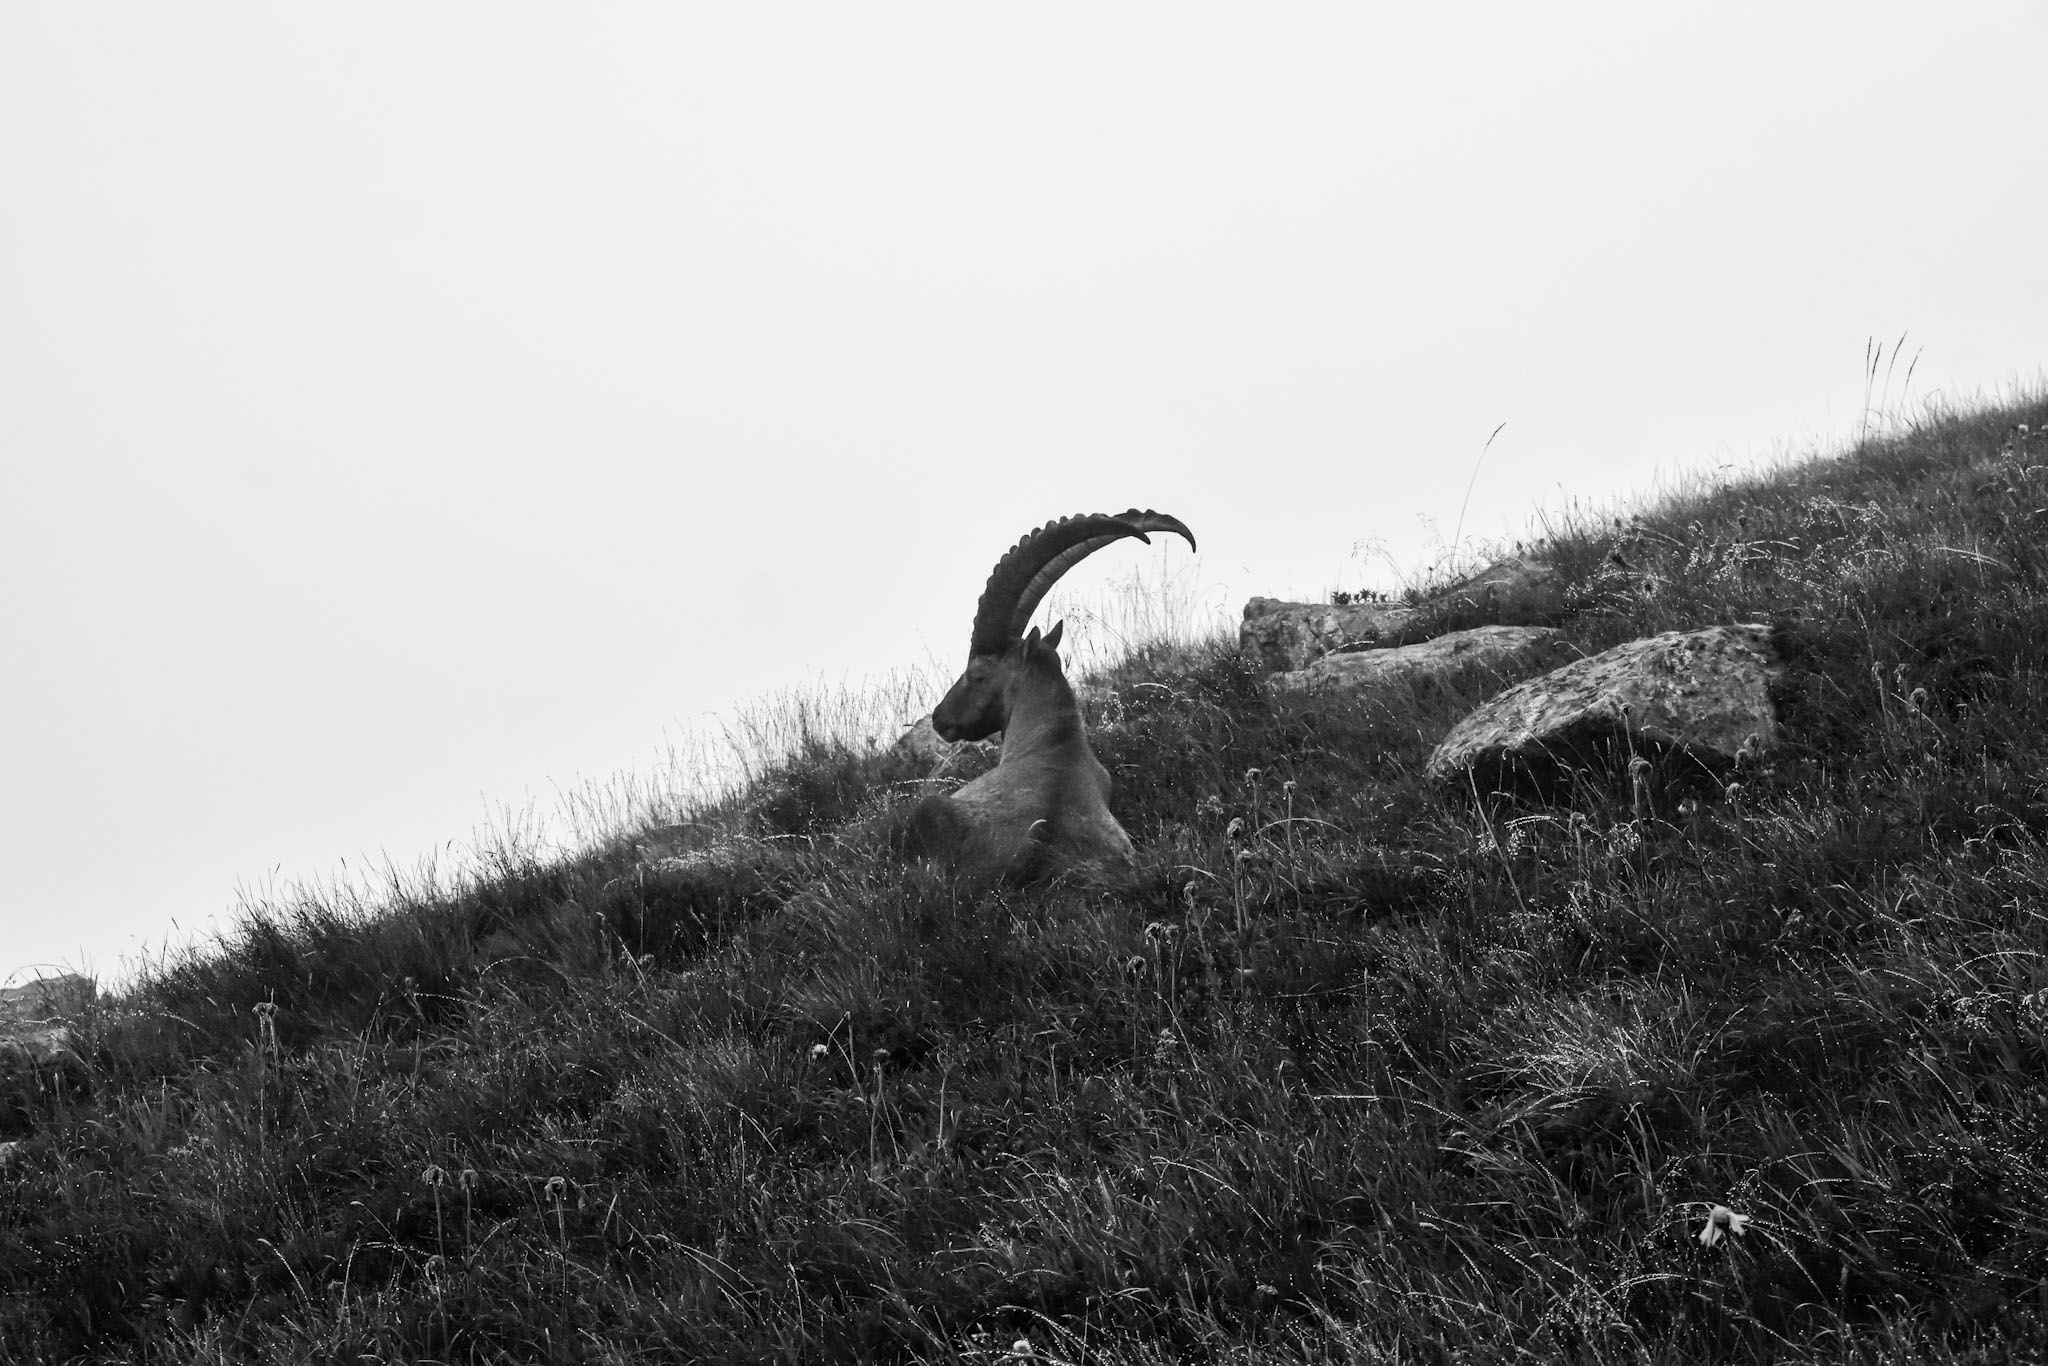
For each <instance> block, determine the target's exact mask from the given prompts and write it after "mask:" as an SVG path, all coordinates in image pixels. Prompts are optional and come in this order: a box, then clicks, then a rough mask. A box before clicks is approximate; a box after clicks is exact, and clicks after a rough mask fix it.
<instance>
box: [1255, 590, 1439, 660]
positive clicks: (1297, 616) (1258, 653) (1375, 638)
mask: <svg viewBox="0 0 2048 1366" xmlns="http://www.w3.org/2000/svg"><path fill="white" fill-rule="evenodd" d="M1414 616H1415V609H1414V608H1413V607H1410V606H1409V605H1408V604H1406V603H1402V602H1353V603H1346V604H1343V605H1341V606H1339V605H1337V604H1334V603H1327V602H1283V601H1281V600H1280V599H1278V598H1253V599H1252V600H1251V601H1250V602H1248V603H1246V604H1245V605H1244V621H1243V622H1242V623H1241V624H1240V625H1239V626H1238V628H1237V641H1238V645H1239V646H1240V647H1241V648H1242V649H1243V650H1244V652H1245V653H1246V654H1249V655H1252V656H1254V657H1256V658H1257V659H1258V661H1259V662H1260V663H1261V664H1263V665H1264V666H1265V668H1266V671H1267V672H1268V673H1281V672H1288V671H1293V670H1297V669H1304V668H1307V667H1308V665H1309V664H1310V663H1312V662H1313V661H1315V660H1318V659H1321V658H1322V657H1323V656H1324V655H1328V654H1334V653H1337V652H1339V651H1342V650H1358V649H1364V648H1367V647H1369V646H1371V645H1374V644H1376V643H1377V642H1379V641H1380V640H1381V639H1382V638H1384V637H1387V636H1391V635H1393V634H1394V633H1395V632H1396V631H1398V630H1399V629H1400V628H1401V626H1403V625H1404V624H1406V623H1407V622H1409V621H1410V620H1412V619H1413V618H1414Z"/></svg>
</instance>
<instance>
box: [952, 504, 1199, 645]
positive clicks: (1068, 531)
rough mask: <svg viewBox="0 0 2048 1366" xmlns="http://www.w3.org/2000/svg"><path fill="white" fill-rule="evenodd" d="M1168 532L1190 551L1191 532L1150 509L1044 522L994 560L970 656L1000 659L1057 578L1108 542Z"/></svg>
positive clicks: (1176, 520)
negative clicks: (1180, 537)
mask: <svg viewBox="0 0 2048 1366" xmlns="http://www.w3.org/2000/svg"><path fill="white" fill-rule="evenodd" d="M1153 531H1170V532H1172V533H1174V534H1175V535H1178V536H1184V537H1186V538H1187V543H1188V547H1189V548H1190V549H1193V548H1194V544H1195V533H1194V532H1192V531H1189V530H1188V529H1187V527H1186V526H1185V525H1184V524H1183V523H1182V522H1181V520H1180V519H1179V518H1178V517H1169V516H1167V515H1166V514H1165V513H1163V512H1154V511H1152V510H1151V509H1150V508H1147V509H1145V510H1143V511H1140V510H1139V509H1137V508H1132V509H1131V510H1130V511H1129V512H1123V513H1118V514H1116V515H1114V516H1111V515H1109V514H1107V513H1100V512H1095V513H1078V514H1076V515H1074V516H1072V517H1062V518H1060V519H1059V520H1058V521H1057V522H1047V523H1046V524H1045V525H1044V526H1042V527H1040V528H1038V530H1036V531H1034V532H1032V533H1030V534H1029V535H1027V536H1026V537H1025V538H1024V539H1023V540H1021V541H1019V542H1017V544H1015V545H1013V546H1011V547H1010V551H1009V553H1008V554H1007V555H1004V556H1003V558H1002V559H1000V560H997V561H996V567H995V572H994V573H992V574H990V575H989V576H988V586H987V587H986V588H984V589H982V590H981V602H980V603H979V604H978V605H977V606H976V607H975V609H974V643H973V645H972V646H971V647H969V654H971V655H992V654H1001V653H1002V652H1003V651H1005V650H1007V649H1009V648H1010V645H1011V644H1012V643H1013V642H1014V641H1016V640H1017V639H1018V638H1019V637H1021V636H1022V635H1023V634H1024V628H1025V626H1027V625H1028V624H1030V621H1031V614H1032V613H1033V612H1035V611H1037V610H1038V604H1039V602H1040V601H1042V600H1043V599H1044V597H1045V595H1046V593H1047V592H1048V591H1049V590H1050V589H1051V588H1052V586H1053V585H1054V584H1055V583H1057V582H1059V578H1060V575H1062V574H1064V573H1066V572H1067V571H1068V570H1069V569H1072V568H1073V567H1074V566H1075V565H1077V564H1079V563H1080V562H1081V561H1082V560H1085V559H1087V558H1088V557H1089V556H1090V555H1092V554H1094V553H1095V552H1096V551H1098V550H1100V549H1102V547H1104V546H1106V545H1108V544H1109V543H1110V542H1112V541H1120V540H1122V539H1123V538H1124V537H1126V536H1135V537H1137V538H1138V539H1139V540H1141V541H1144V542H1147V543H1148V544H1149V543H1150V542H1151V540H1152V538H1151V536H1149V535H1147V534H1146V533H1148V532H1153Z"/></svg>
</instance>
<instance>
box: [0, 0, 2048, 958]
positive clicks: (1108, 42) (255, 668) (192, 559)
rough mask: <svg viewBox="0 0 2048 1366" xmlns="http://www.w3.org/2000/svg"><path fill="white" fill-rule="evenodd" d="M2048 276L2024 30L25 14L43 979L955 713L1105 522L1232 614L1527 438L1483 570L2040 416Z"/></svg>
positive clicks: (16, 200)
mask: <svg viewBox="0 0 2048 1366" xmlns="http://www.w3.org/2000/svg"><path fill="white" fill-rule="evenodd" d="M2043 241H2048V5H2044V4H2043V3H2040V2H2039V0H2035V2H2033V3H1981V4H1975V3H1973V4H1967V5H1936V4H1895V3H1872V2H1871V0H1858V3H1853V4H1797V5H1787V4H1782V3H1772V4H1757V5H1727V4H1721V5H1712V6H1698V5H1696V6H1686V7H1679V6H1666V5H1644V4H1641V3H1626V4H1610V5H1591V6H1589V5H1561V4H1555V3H1548V4H1542V5H1532V4H1524V3H1516V4H1501V5H1484V6H1482V5H1456V6H1452V5H1422V4H1414V5H1370V4H1363V3H1345V4H1321V5H1316V4H1288V5H1271V4H1260V5H1251V4H1246V5H1240V6H1218V5H1203V4H1190V3H1185V2H1184V0H1183V2H1179V3H1172V4H1147V5H1116V4H1099V3H1091V4H1086V5H1047V4H1039V5H1032V6H1028V7H1023V8H1015V7H1011V8H1005V9H998V8H997V7H991V6H966V5H957V4H929V5H899V4H861V5H843V4H824V3H820V4H802V5H794V4H791V5H778V4H759V3H748V4H736V5H715V6H714V5H708V4H672V3H665V4H658V5H652V4H650V5H632V4H623V3H621V4H606V5H602V6H590V5H578V6H567V5H556V6H537V5H520V4H508V3H503V2H502V0H494V3H490V4H432V3H420V2H419V0H407V3H403V4H350V5H346V6H313V5H290V6H284V5H271V4H257V3H244V4H198V3H190V2H189V0H181V3H179V4H176V5H155V4H124V5H104V4H89V3H80V2H79V0H63V2H62V3H49V4H32V3H24V2H23V0H0V517H4V531H0V831H4V834H0V980H5V979H6V978H7V976H8V974H9V972H10V971H16V970H19V969H34V968H38V967H42V968H54V967H62V968H71V969H82V970H86V971H91V972H97V973H99V974H101V975H102V976H104V977H109V978H112V977H117V976H118V975H120V973H121V972H122V970H123V965H124V963H126V962H130V961H132V958H133V956H134V955H135V954H136V953H137V952H138V951H140V950H145V949H153V948H155V947H157V946H159V945H161V944H163V943H165V942H166V941H167V940H172V941H175V940H178V939H179V938H180V937H181V936H182V935H185V934H190V933H194V932H204V931H206V930H208V929H209V928H215V927H218V926H222V925H226V924H229V923H232V920H233V917H234V912H235V909H236V906H237V904H238V898H239V897H240V896H241V895H242V894H243V892H245V891H249V890H252V889H253V890H255V891H258V892H261V891H262V890H264V889H266V888H271V887H274V886H279V885H282V886H289V885H292V884H295V883H309V884H313V885H323V884H325V883H327V882H328V881H329V880H331V879H334V878H337V877H341V876H344V875H345V874H344V872H343V870H344V866H346V869H348V870H351V871H354V870H361V869H364V868H375V867H379V866H382V865H384V864H386V863H389V864H392V865H394V866H398V867H401V868H403V867H409V866H412V865H414V864H416V863H417V861H418V860H419V859H421V858H422V857H424V856H427V855H431V854H433V853H435V851H437V850H439V851H441V857H442V858H443V860H444V861H445V860H447V859H449V858H450V857H452V855H451V854H450V853H449V851H450V849H451V848H453V849H456V850H459V849H461V848H464V847H467V846H468V845H469V844H470V843H471V837H472V834H473V832H475V831H476V830H478V829H479V828H480V827H485V826H489V825H491V824H493V823H494V820H495V817H494V813H499V812H503V811H506V810H508V809H509V810H515V811H517V810H523V809H526V808H539V809H540V810H541V811H542V812H543V819H545V812H546V811H548V810H550V809H552V808H554V807H555V806H556V804H557V801H558V798H557V794H558V792H560V791H562V790H571V789H575V788H577V787H579V786H580V785H583V784H586V783H591V782H604V781H607V780H609V779H611V778H612V776H613V775H617V774H623V773H632V772H646V771H648V770H649V769H650V768H651V767H653V766H654V764H655V760H656V756H657V754H658V752H659V751H660V750H661V749H662V747H663V746H664V744H665V743H667V742H668V741H669V740H671V739H672V737H673V736H674V735H675V734H677V733H678V732H679V731H682V732H686V731H688V730H689V729H690V728H691V727H697V726H701V725H702V724H704V721H705V718H706V717H707V716H710V717H715V716H719V715H723V714H726V713H727V712H728V711H729V709H730V708H731V707H732V706H733V704H735V703H737V702H741V701H743V700H744V699H747V698H749V697H757V696H759V695H760V694H762V693H763V692H765V691H768V690H771V689H777V688H782V687H788V686H794V685H802V684H804V683H805V682H806V681H807V680H813V679H825V680H827V681H830V682H835V683H836V682H838V681H840V680H853V681H855V682H856V683H857V682H858V680H860V679H862V678H865V677H870V676H877V675H881V674H884V673H887V672H888V671H891V670H895V669H901V668H906V667H911V668H923V667H938V668H951V667H957V666H958V664H959V663H960V662H961V658H962V656H963V655H964V652H965V648H966V640H967V632H968V624H969V619H970V616H971V614H972V610H973V605H974V600H975V598H976V596H977V594H978V593H979V591H980V588H981V583H982V580H983V579H984V578H985V577H986V575H987V573H988V569H989V566H990V565H991V563H992V562H993V561H994V559H995V558H996V556H997V555H999V554H1000V553H1001V552H1002V550H1003V549H1005V548H1006V547H1007V546H1009V545H1010V544H1011V543H1012V542H1013V541H1014V540H1016V539H1017V537H1018V536H1019V535H1020V534H1022V533H1023V532H1024V531H1026V530H1028V529H1029V528H1031V527H1032V526H1034V525H1036V524H1038V523H1040V522H1042V521H1045V520H1047V519H1048V518H1052V517H1056V516H1060V515H1062V514H1065V513H1070V512H1083V511H1116V510H1120V509H1122V508H1125V507H1128V506H1131V505H1133V504H1136V505H1140V506H1152V507H1156V508H1159V509H1162V510H1164V511H1168V512H1171V513H1174V514H1176V515H1177V516H1179V517H1181V518H1183V519H1184V520H1185V521H1187V522H1188V524H1189V525H1190V526H1192V527H1193V528H1194V529H1195V531H1196V533H1197V535H1198V536H1199V538H1200V540H1201V547H1202V548H1201V553H1200V554H1199V555H1198V556H1195V557H1192V558H1189V557H1186V556H1184V555H1181V554H1180V553H1179V552H1174V551H1148V550H1145V549H1144V548H1143V547H1138V546H1135V545H1130V546H1128V547H1118V548H1116V549H1114V550H1110V551H1105V552H1103V553H1102V555H1100V556H1099V557H1098V558H1097V560H1096V561H1093V562H1091V563H1090V564H1089V565H1088V566H1084V569H1083V570H1082V571H1079V572H1077V574H1076V575H1075V576H1074V579H1075V580H1078V581H1079V582H1077V583H1076V584H1075V592H1076V593H1077V594H1085V592H1086V591H1087V589H1088V587H1089V586H1090V585H1091V584H1095V585H1102V584H1107V583H1110V582H1112V581H1114V580H1115V579H1117V578H1118V577H1120V576H1123V575H1126V574H1128V573H1129V572H1130V571H1131V570H1132V569H1133V568H1134V567H1136V566H1139V565H1146V566H1149V567H1150V569H1151V570H1153V571H1156V572H1159V573H1170V574H1177V575H1182V576H1193V580H1194V581H1195V582H1197V583H1199V585H1200V595H1201V596H1202V598H1203V600H1204V601H1206V602H1208V603H1209V604H1210V606H1211V609H1212V610H1213V611H1214V613H1215V614H1216V615H1217V616H1219V617H1231V618H1234V617H1235V615H1236V613H1237V611H1238V610H1239V609H1240V608H1241V606H1242V603H1243V600H1244V598H1245V597H1246V596H1248V595H1250V594H1252V593H1263V594H1267V595H1272V596H1296V597H1308V598H1313V597H1319V596H1321V595H1322V594H1324V593H1326V592H1327V591H1328V590H1329V589H1331V588H1333V587H1358V586H1362V585H1375V586H1381V587H1392V586H1398V584H1399V581H1400V578H1401V576H1403V575H1412V574H1414V573H1416V572H1419V570H1420V569H1421V568H1422V567H1423V566H1424V565H1425V564H1426V563H1427V561H1428V560H1429V558H1430V557H1431V556H1432V555H1435V554H1437V553H1439V552H1440V551H1441V549H1442V547H1443V543H1444V542H1446V541H1448V540H1449V539H1450V538H1451V537H1452V534H1453V530H1454V527H1455V526H1456V524H1457V521H1458V517H1459V511H1460V504H1461V502H1462V501H1463V499H1464V496H1465V489H1466V484H1467V481H1468V479H1470V478H1471V476H1472V473H1473V466H1474V461H1475V460H1476V459H1477V458H1478V457H1479V453H1480V451H1481V450H1482V449H1483V448H1484V446H1485V443H1486V439H1487V436H1488V434H1489V433H1491V432H1492V431H1493V430H1494V428H1495V427H1497V426H1499V425H1500V424H1502V423H1505V424H1506V426H1505V428H1504V429H1503V430H1502V431H1501V434H1500V436H1499V438H1498V439H1497V440H1496V442H1495V444H1494V446H1493V449H1492V451H1491V452H1490V453H1489V454H1488V455H1487V456H1486V462H1485V465H1484V467H1483V468H1482V469H1481V470H1480V472H1479V477H1478V481H1477V486H1476V489H1475V491H1474V493H1473V496H1472V500H1471V505H1470V508H1469V509H1468V510H1467V511H1466V512H1465V516H1464V533H1465V535H1466V537H1468V538H1471V537H1475V536H1476V537H1481V538H1510V539H1511V538H1513V537H1516V536H1519V535H1521V534H1523V532H1524V531H1526V530H1527V528H1528V526H1529V523H1530V520H1531V518H1532V516H1533V515H1534V514H1535V513H1536V511H1537V510H1539V509H1542V508H1552V509H1554V508H1558V507H1560V506H1562V505H1564V504H1566V503H1567V502H1569V501H1571V500H1574V499H1576V500H1579V501H1580V502H1581V503H1591V504H1594V505H1603V504H1608V503H1611V502H1613V501H1614V500H1618V499H1624V498H1627V497H1629V496H1632V495H1637V494H1642V493H1646V492H1648V491H1650V490H1651V489H1652V488H1653V487H1654V486H1655V485H1656V484H1657V483H1658V481H1659V480H1666V481H1668V480H1670V479H1671V478H1673V477H1677V476H1682V475H1684V474H1687V473H1691V472H1700V471H1712V470H1714V469H1716V468H1717V467H1721V466H1735V467H1738V468H1740V467H1744V466H1747V465H1750V464H1752V463H1755V462H1757V461H1760V460H1765V459H1769V458H1771V457H1774V456H1777V455H1782V454H1786V453H1796V452H1799V451H1804V450H1807V449H1811V448H1812V447H1814V446H1815V445H1817V444H1820V445H1829V444H1833V443H1835V442H1838V441H1839V440H1840V439H1842V438H1843V437H1844V436H1846V435H1848V434H1850V433H1851V432H1853V430H1854V428H1855V426H1856V423H1857V421H1858V418H1859V415H1860V414H1861V412H1862V410H1863V407H1864V402H1865V385H1864V376H1863V372H1862V368H1863V359H1864V351H1865V346H1866V343H1867V342H1868V341H1869V340H1870V339H1872V338H1877V339H1880V340H1882V341H1884V342H1885V343H1886V345H1887V346H1889V345H1890V344H1891V343H1892V342H1893V341H1894V340H1895V339H1896V338H1898V337H1899V336H1900V335H1901V334H1902V333H1903V334H1905V336H1906V338H1907V342H1906V348H1905V355H1906V358H1907V359H1911V358H1913V357H1914V356H1915V355H1917V356H1918V367H1917V369H1916V371H1915V373H1914V377H1913V382H1912V385H1911V388H1910V391H1906V390H1905V389H1904V388H1903V383H1902V382H1903V374H1904V362H1903V361H1902V362H1901V364H1900V367H1899V370H1898V371H1897V372H1895V375H1894V380H1893V389H1892V391H1891V393H1890V395H1889V398H1890V402H1891V405H1892V406H1893V407H1895V408H1897V409H1899V410H1900V411H1908V410H1910V409H1911V408H1912V407H1913V406H1915V405H1917V404H1919V403H1920V402H1922V401H1923V400H1925V399H1928V398H1930V397H1938V396H1942V395H1949V396H1953V397H1954V398H1956V399H1957V400H1959V401H1970V400H1972V399H1976V398H1980V397H1998V396H2002V395H2008V394H2010V393H2011V392H2012V391H2013V390H2014V389H2015V388H2016V387H2021V386H2038V385H2040V384H2042V383H2043V377H2044V365H2048V250H2044V249H2043V247H2042V245H2041V244H2042V242H2043ZM1373 546H1378V547H1381V548H1383V549H1384V551H1385V557H1384V558H1376V557H1375V556H1374V554H1372V553H1371V550H1370V548H1371V547H1373ZM1361 547H1365V548H1364V549H1361ZM174 927H176V928H175V929H174ZM17 980H18V976H17Z"/></svg>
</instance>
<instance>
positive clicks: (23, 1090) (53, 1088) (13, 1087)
mask: <svg viewBox="0 0 2048 1366" xmlns="http://www.w3.org/2000/svg"><path fill="white" fill-rule="evenodd" d="M98 991H99V987H98V985H97V984H96V983H94V982H93V980H92V979H91V978H89V977H79V976H76V975H73V974H66V975H64V976H61V977H45V978H43V979H42V980H40V981H35V982H30V983H27V984H26V985H24V986H18V987H7V988H4V989H0V1134H6V1135H8V1136H9V1137H15V1136H18V1135H21V1134H25V1133H28V1132H30V1131H32V1130H33V1129H34V1128H35V1127H36V1125H37V1124H38V1123H40V1122H41V1121H42V1119H43V1118H44V1117H45V1116H46V1115H48V1114H49V1112H50V1109H51V1107H52V1106H53V1105H55V1104H56V1103H57V1101H58V1100H60V1099H62V1098H66V1097H79V1096H84V1095H86V1094H88V1093H89V1092H90V1090H91V1085H92V1074H91V1073H90V1071H88V1070H87V1068H86V1065H85V1062H84V1060H83V1059H81V1058H80V1057H79V1056H78V1054H77V1052H76V1051H75V1050H74V1049H73V1047H72V1040H71V1029H70V1027H69V1026H68V1025H66V1024H65V1023H64V1021H65V1020H66V1019H68V1018H70V1017H71V1016H74V1015H76V1014H78V1013H79V1012H81V1011H83V1010H84V1009H85V1008H86V1007H88V1006H90V1005H91V1004H92V1001H93V998H94V996H95V995H97V994H98ZM11 1152H12V1150H11V1149H10V1153H11Z"/></svg>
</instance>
